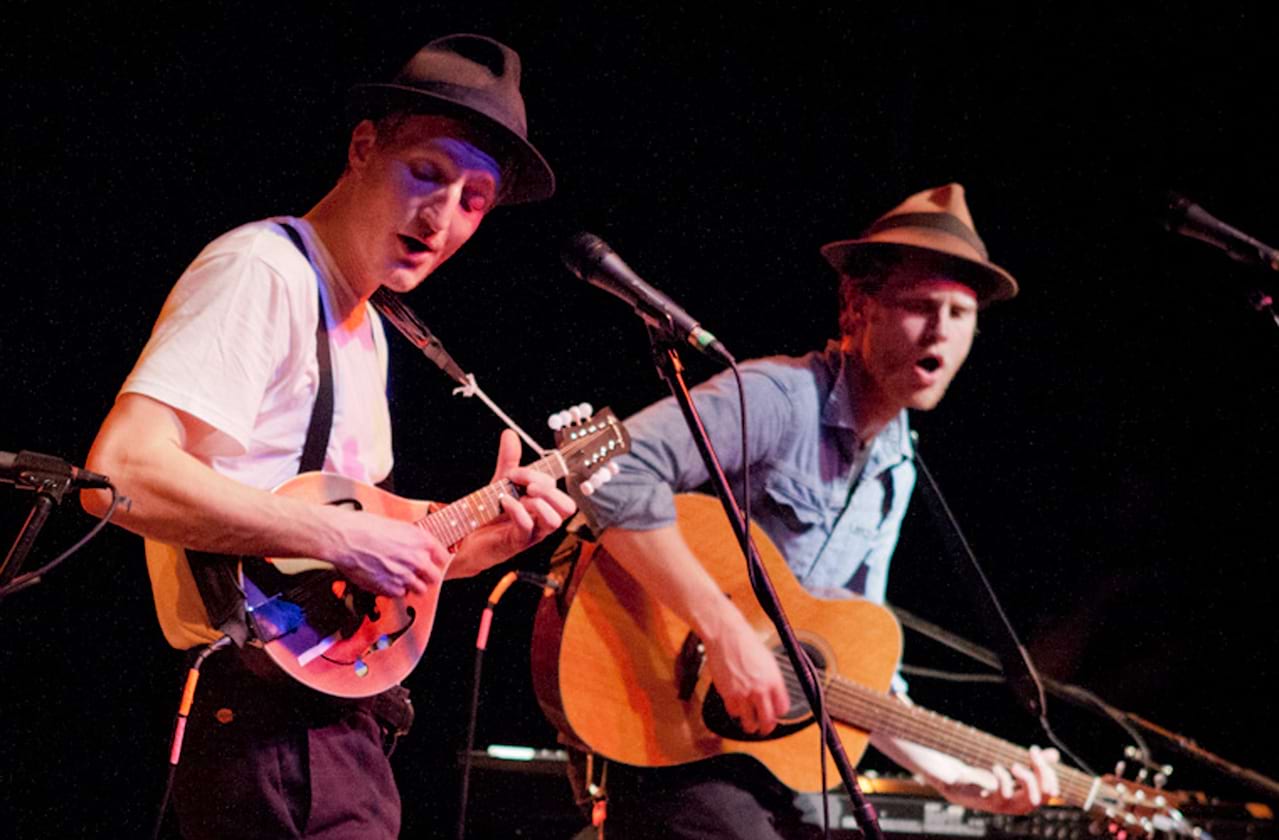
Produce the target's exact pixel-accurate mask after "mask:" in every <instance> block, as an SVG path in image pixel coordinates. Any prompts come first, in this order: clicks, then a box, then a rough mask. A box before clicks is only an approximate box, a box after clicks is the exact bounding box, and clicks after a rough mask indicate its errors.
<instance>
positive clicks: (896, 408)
mask: <svg viewBox="0 0 1279 840" xmlns="http://www.w3.org/2000/svg"><path fill="white" fill-rule="evenodd" d="M843 349H844V353H845V358H846V359H847V363H846V365H845V370H846V375H847V377H848V388H849V391H851V393H852V403H853V427H854V428H855V429H856V431H857V439H858V440H859V441H861V443H862V444H863V445H869V444H870V442H871V441H872V440H874V439H875V437H876V436H877V435H878V434H879V433H880V432H882V431H883V430H884V427H885V426H887V425H888V424H889V423H891V422H892V421H893V418H895V417H896V416H897V415H898V414H900V413H901V410H902V408H903V407H904V406H901V405H898V404H897V403H896V402H894V401H893V400H891V399H889V397H888V395H887V394H885V393H884V391H883V389H882V388H880V387H879V385H878V384H877V383H876V382H875V380H874V379H873V378H872V377H871V376H870V374H868V373H867V371H866V368H865V366H864V365H863V364H862V358H861V356H860V355H859V354H858V353H857V349H856V348H855V347H851V346H850V345H849V343H848V341H847V339H845V342H844V347H843Z"/></svg>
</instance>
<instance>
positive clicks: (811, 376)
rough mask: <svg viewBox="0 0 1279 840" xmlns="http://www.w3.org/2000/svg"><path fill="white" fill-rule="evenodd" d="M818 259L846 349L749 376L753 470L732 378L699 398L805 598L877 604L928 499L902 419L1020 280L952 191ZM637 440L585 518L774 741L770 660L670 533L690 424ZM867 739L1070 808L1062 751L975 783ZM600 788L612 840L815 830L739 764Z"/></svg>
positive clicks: (973, 790)
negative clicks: (920, 489) (834, 277)
mask: <svg viewBox="0 0 1279 840" xmlns="http://www.w3.org/2000/svg"><path fill="white" fill-rule="evenodd" d="M821 250H822V255H823V256H824V257H825V258H826V260H827V261H828V262H829V263H830V264H831V266H832V267H833V268H834V269H835V270H836V271H837V272H838V273H839V275H840V277H841V286H840V307H841V308H840V315H839V324H840V330H841V333H842V337H841V339H840V341H839V342H838V343H836V342H832V343H831V344H830V345H829V346H828V347H827V348H826V349H825V350H824V351H822V352H813V353H810V354H808V355H806V356H802V357H799V358H789V357H787V358H783V357H775V358H768V359H761V360H757V361H753V362H749V363H747V364H745V365H743V366H742V374H743V381H744V387H745V389H746V408H747V411H748V412H749V413H750V418H749V424H748V430H749V434H750V439H749V451H750V457H751V463H750V464H748V465H744V464H742V463H741V462H740V460H741V446H740V437H741V421H740V418H739V416H738V394H737V387H736V384H735V381H734V380H733V379H732V378H731V377H730V376H729V375H727V374H722V375H720V376H717V377H715V378H713V379H711V380H710V381H709V382H707V383H705V384H703V385H701V386H699V387H698V388H696V389H694V391H693V394H694V398H695V400H696V404H697V407H698V411H699V412H700V413H701V415H702V419H703V421H704V423H705V425H706V427H707V429H708V431H709V433H710V435H711V438H712V441H713V442H714V444H715V448H716V451H717V453H718V455H719V457H720V459H721V460H722V464H723V467H724V469H725V472H726V473H727V474H728V476H729V479H730V481H731V482H732V483H733V484H734V486H735V488H736V489H737V490H738V491H739V492H740V489H741V477H742V474H743V472H745V471H747V470H749V473H750V478H751V492H752V499H751V507H752V510H753V514H754V519H755V521H756V523H757V524H758V525H759V526H760V527H762V529H763V530H764V532H765V533H766V534H767V535H768V536H769V537H770V538H771V540H772V542H773V543H775V544H776V546H777V548H778V549H780V552H781V554H782V555H783V556H784V557H785V560H786V563H787V564H788V565H789V567H790V569H791V571H792V572H793V573H794V575H795V577H796V578H797V579H798V580H799V582H800V584H802V585H803V587H804V588H805V589H806V590H808V591H809V592H811V593H814V594H817V595H834V594H836V593H842V594H844V595H847V594H849V593H852V594H858V595H863V596H865V597H866V598H868V599H870V600H871V601H876V602H882V601H883V599H884V595H885V589H886V585H887V574H888V566H889V560H890V558H891V556H892V553H893V549H894V547H895V545H896V543H897V537H898V531H899V529H900V526H901V522H902V517H903V515H904V514H905V511H906V506H907V503H908V501H909V498H910V495H911V492H912V489H913V487H914V483H915V467H914V464H913V462H912V459H913V450H912V446H911V439H910V433H909V429H908V424H907V411H906V410H907V409H917V410H924V411H926V410H930V409H932V408H933V407H935V406H936V405H937V404H938V403H939V402H940V401H941V398H942V397H943V395H944V394H945V393H946V389H947V387H948V386H949V385H950V382H951V380H952V379H953V378H954V377H955V374H956V373H958V371H959V368H960V367H961V366H962V365H963V363H964V360H965V359H966V358H967V356H968V352H969V350H970V348H971V347H972V342H973V337H974V334H975V331H976V324H977V312H978V310H979V309H981V308H983V307H985V306H986V305H988V304H990V303H992V302H994V301H998V300H1004V299H1008V298H1011V297H1013V296H1014V295H1015V294H1016V293H1017V284H1016V281H1014V279H1013V278H1012V276H1011V275H1010V274H1008V272H1006V271H1004V270H1003V269H1002V268H999V267H998V266H996V265H994V264H993V263H991V262H990V261H989V259H988V257H987V252H986V249H985V246H984V245H983V244H982V242H981V240H980V239H979V238H978V236H977V234H976V232H975V230H974V228H973V223H972V218H971V216H970V214H969V211H968V208H967V205H966V203H965V200H964V192H963V188H962V187H961V186H960V185H958V184H950V185H947V186H943V187H940V188H936V189H930V190H925V191H923V192H920V193H918V194H916V195H913V196H911V197H910V198H908V199H907V200H906V201H905V202H903V203H902V204H901V205H900V206H898V207H896V208H895V209H893V210H892V211H890V212H889V213H888V214H886V215H885V216H883V217H881V218H880V219H879V220H877V221H876V222H875V223H874V224H873V225H871V227H870V228H869V229H868V230H867V231H866V232H865V233H864V234H863V235H862V236H861V237H860V238H858V239H854V240H848V241H841V242H832V243H829V244H827V245H825V246H824V247H823V248H822V249H821ZM627 426H628V428H629V431H630V434H631V454H630V455H629V456H626V457H623V458H620V459H618V460H617V461H616V462H615V464H617V465H619V466H620V467H621V472H620V474H619V475H618V476H617V477H615V478H614V479H613V480H612V481H611V482H609V483H608V484H607V485H605V486H604V487H603V488H602V489H601V490H599V491H598V492H597V493H595V494H594V495H593V496H591V497H590V500H591V501H590V505H589V507H588V509H587V510H586V513H588V514H589V515H590V517H591V519H592V520H593V521H592V524H593V525H594V526H595V529H596V533H598V534H600V543H601V545H602V546H603V547H604V549H605V550H606V551H607V552H608V554H609V555H611V556H612V557H613V558H615V559H616V560H617V561H618V563H619V564H620V565H621V566H622V567H623V568H624V569H625V570H626V571H627V572H628V573H629V574H630V575H631V576H633V577H634V579H636V580H638V581H640V582H642V584H643V586H644V588H645V589H646V590H647V591H648V592H649V593H651V594H652V596H653V597H654V598H655V599H657V600H658V601H660V602H661V603H662V604H663V605H664V606H665V607H666V608H667V609H669V610H670V611H672V612H673V613H674V614H675V615H677V616H678V617H679V619H680V620H682V621H683V622H684V623H686V624H687V625H688V626H689V627H691V629H692V631H693V632H695V633H696V634H697V637H698V638H699V639H700V640H701V642H702V643H703V645H704V646H705V667H706V669H708V670H709V672H710V676H711V678H712V680H713V683H714V686H715V688H716V689H717V690H718V692H719V693H720V694H721V695H722V697H723V700H724V704H725V706H726V708H727V710H728V712H729V713H730V714H731V715H732V716H733V717H734V718H736V719H737V721H738V722H739V723H740V725H741V727H742V728H743V729H744V730H745V731H746V732H748V733H760V734H764V733H768V732H770V731H772V730H773V729H774V727H776V726H777V724H778V720H779V717H781V716H782V715H783V714H784V713H785V712H786V710H787V707H788V704H789V700H788V693H787V689H786V687H785V684H784V680H783V675H782V672H781V669H780V668H779V665H778V661H777V659H776V657H775V655H774V652H773V651H772V650H771V649H770V648H769V647H768V646H767V645H766V644H765V643H764V642H763V641H761V638H760V634H759V631H757V629H755V628H754V627H753V626H752V625H751V624H750V623H749V622H748V621H747V620H746V618H745V617H744V616H743V614H742V611H741V610H740V609H739V608H738V607H737V606H735V605H734V602H733V601H731V600H730V599H728V598H725V597H724V596H723V594H722V589H721V586H720V585H719V584H718V583H717V582H716V580H715V579H713V578H712V577H711V575H710V574H709V573H708V572H707V571H706V569H704V568H703V566H702V564H701V563H699V562H698V559H697V557H696V556H694V553H693V552H692V550H691V549H690V548H689V546H688V544H687V542H686V540H685V538H684V536H683V535H682V534H681V532H680V530H679V528H678V527H677V525H676V524H675V522H676V506H675V502H674V494H675V493H678V492H682V491H688V490H692V489H694V488H696V487H698V486H699V485H701V484H702V483H703V482H704V481H705V480H706V478H707V475H706V472H705V468H704V466H703V462H702V459H701V457H700V456H699V454H698V452H697V449H696V447H695V445H694V442H693V440H692V438H691V436H690V435H689V433H688V430H687V427H686V425H685V422H684V419H683V417H682V415H681V413H680V411H679V408H678V406H677V405H676V404H675V402H674V400H673V399H668V400H665V401H662V402H659V403H657V404H655V405H653V406H650V407H649V408H647V409H645V410H644V411H642V412H640V413H639V414H638V415H636V416H635V417H633V418H631V419H630V420H628V421H627ZM579 597H580V596H579ZM846 631H847V632H848V633H853V634H855V633H857V632H858V630H857V628H856V627H848V628H846ZM655 737H660V735H659V736H655ZM871 742H872V743H873V744H875V746H877V747H878V748H879V749H880V750H881V751H883V752H884V753H886V754H887V755H888V756H889V757H891V758H893V759H894V760H895V761H897V762H898V763H900V764H902V765H903V766H905V767H907V768H909V769H910V770H912V771H913V772H916V773H918V774H919V775H920V776H922V777H923V778H924V779H925V780H926V781H927V782H929V783H930V784H931V785H932V786H934V787H935V788H936V789H937V790H938V791H939V792H941V793H942V794H943V795H945V796H946V797H947V798H948V799H950V800H952V801H954V802H957V803H960V804H963V805H967V806H970V807H974V808H978V809H982V810H990V811H1005V812H1022V811H1028V810H1031V809H1033V808H1034V807H1035V806H1037V805H1038V804H1039V803H1040V802H1042V801H1043V799H1044V798H1045V797H1046V796H1048V795H1054V794H1056V792H1057V784H1058V780H1057V774H1056V771H1055V769H1054V763H1055V761H1056V759H1057V757H1056V754H1055V752H1054V751H1051V750H1046V751H1042V752H1041V751H1039V750H1037V749H1035V748H1032V749H1031V750H1030V753H1029V755H1030V761H1029V762H1028V764H1027V765H1022V764H1014V765H1012V766H1008V767H1005V766H985V767H979V766H970V765H968V764H965V763H963V762H961V761H959V760H958V759H956V758H953V757H952V756H949V755H945V754H942V753H939V752H936V751H933V750H930V749H926V748H924V747H922V746H920V745H918V744H913V743H910V742H907V741H902V740H896V739H893V738H891V737H886V736H876V735H875V733H873V732H872V734H871ZM813 761H814V763H815V762H816V756H815V755H814V757H813ZM595 775H596V776H597V777H598V767H597V768H596V770H595ZM606 779H607V782H606V785H605V788H606V796H607V821H606V825H607V830H606V833H607V836H609V837H627V838H631V837H733V838H739V837H740V838H765V837H777V836H787V837H794V836H808V835H807V833H806V832H811V830H812V829H811V827H806V826H804V825H802V824H801V823H800V819H799V817H800V815H799V812H798V811H797V809H796V808H795V807H794V805H793V800H792V795H791V792H790V791H789V790H788V789H787V788H785V787H784V786H782V785H781V784H779V783H778V781H777V780H776V779H775V778H773V776H772V775H770V774H769V773H768V772H767V771H766V770H764V768H763V766H762V765H760V764H758V763H756V762H754V761H753V760H751V759H748V758H745V757H743V756H738V755H728V756H720V757H715V758H711V759H708V760H706V761H701V762H697V763H694V764H689V765H685V766H678V767H670V768H665V767H663V768H638V767H631V766H628V765H623V764H617V763H613V762H609V763H608V773H607V777H606Z"/></svg>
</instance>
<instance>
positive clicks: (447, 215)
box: [418, 178, 465, 230]
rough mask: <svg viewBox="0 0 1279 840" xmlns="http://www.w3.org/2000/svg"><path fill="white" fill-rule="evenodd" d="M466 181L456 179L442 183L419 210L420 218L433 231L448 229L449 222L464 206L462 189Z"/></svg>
mask: <svg viewBox="0 0 1279 840" xmlns="http://www.w3.org/2000/svg"><path fill="white" fill-rule="evenodd" d="M464 185H465V181H464V179H462V178H456V179H454V180H452V181H448V182H444V183H440V184H439V185H437V187H436V188H435V189H434V190H432V191H431V193H430V194H429V195H428V196H427V197H426V200H425V201H423V202H422V206H421V207H420V208H419V209H418V216H419V217H420V218H421V219H422V221H423V222H425V223H426V224H427V225H428V226H429V227H430V228H431V230H442V229H443V228H445V227H448V223H449V220H450V219H451V218H452V216H453V214H454V213H456V212H457V209H458V207H460V206H461V204H462V188H463V186H464Z"/></svg>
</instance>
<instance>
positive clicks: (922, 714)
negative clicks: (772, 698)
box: [778, 656, 1097, 807]
mask: <svg viewBox="0 0 1279 840" xmlns="http://www.w3.org/2000/svg"><path fill="white" fill-rule="evenodd" d="M778 663H779V664H780V665H781V666H782V672H783V674H784V675H785V678H786V683H787V688H788V689H789V690H790V692H791V696H792V697H795V696H802V691H801V690H800V688H799V684H798V679H797V678H796V677H795V673H794V670H793V669H792V668H791V667H790V660H789V659H787V658H786V657H785V656H780V657H779V658H778ZM826 703H827V706H828V708H829V713H830V716H831V718H833V719H834V720H838V721H841V722H843V723H847V724H850V725H852V726H855V727H857V728H858V729H865V730H867V731H870V732H878V733H881V734H884V735H890V736H892V737H895V738H902V739H904V740H907V741H911V742H912V743H916V744H920V745H922V746H925V747H929V748H930V749H935V750H938V751H940V752H944V753H946V754H948V755H953V756H955V757H956V758H959V759H960V760H962V761H964V762H965V763H967V764H971V765H973V766H976V767H990V766H992V765H994V764H1002V765H1004V766H1005V767H1008V766H1011V765H1013V764H1023V765H1025V766H1027V767H1029V766H1030V752H1029V751H1028V750H1026V749H1023V748H1022V747H1020V746H1018V745H1016V744H1013V743H1011V742H1009V741H1005V740H1003V739H1002V738H997V737H995V736H994V735H991V734H989V733H987V732H982V731H981V730H980V729H974V728H973V727H971V726H969V725H967V724H964V723H960V722H959V721H957V720H952V719H950V718H948V717H946V716H945V715H941V714H938V713H937V712H933V711H930V710H928V709H924V708H920V707H919V706H908V705H907V704H905V703H903V702H902V701H900V700H898V699H896V698H894V697H892V696H891V695H888V694H885V693H883V692H879V691H875V690H874V689H871V688H868V687H866V686H864V685H861V684H860V683H855V682H852V681H851V680H847V679H844V678H842V677H838V676H837V677H834V678H833V679H831V680H830V681H829V683H828V684H827V686H826ZM1057 778H1058V781H1059V782H1060V784H1061V793H1060V796H1061V799H1062V800H1063V801H1065V802H1066V803H1067V804H1068V805H1073V806H1075V807H1085V806H1086V805H1088V804H1090V802H1091V800H1092V798H1093V795H1094V788H1095V785H1096V784H1097V779H1095V778H1094V777H1092V776H1089V775H1088V774H1086V773H1082V772H1080V771H1078V770H1076V769H1074V768H1072V767H1066V766H1064V765H1058V767H1057Z"/></svg>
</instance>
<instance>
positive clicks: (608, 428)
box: [547, 403, 631, 496]
mask: <svg viewBox="0 0 1279 840" xmlns="http://www.w3.org/2000/svg"><path fill="white" fill-rule="evenodd" d="M547 425H549V426H550V427H551V429H552V430H554V432H555V446H556V448H557V449H558V451H559V454H560V457H561V458H563V459H564V471H565V480H566V481H567V482H568V484H569V487H570V488H575V489H576V490H578V491H580V492H581V493H582V495H585V496H589V495H591V494H592V493H594V492H595V490H596V489H598V488H599V487H600V485H602V484H604V483H605V482H607V481H608V480H609V479H610V478H612V477H613V476H614V475H616V474H617V466H616V464H614V463H612V461H613V459H614V458H615V457H617V456H618V455H621V454H623V453H625V452H629V451H630V448H631V439H630V436H629V435H628V434H627V433H626V426H624V425H623V424H622V421H620V420H618V419H617V415H615V414H614V413H613V411H612V409H609V408H602V409H600V410H599V411H598V412H594V413H593V412H592V408H591V405H590V403H581V404H580V405H576V406H573V407H572V408H569V409H565V410H564V411H560V412H558V413H556V414H552V415H551V417H550V419H549V420H548V421H547Z"/></svg>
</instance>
